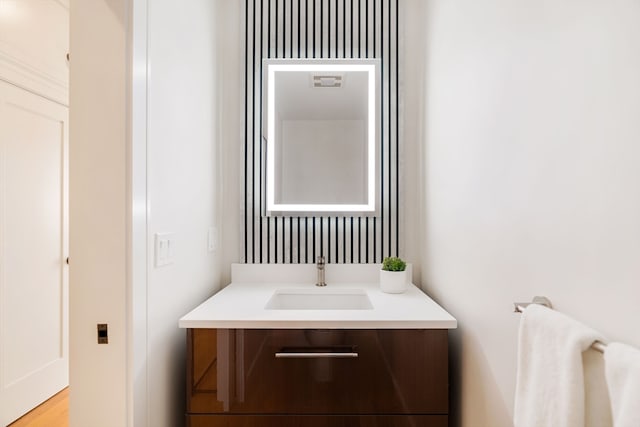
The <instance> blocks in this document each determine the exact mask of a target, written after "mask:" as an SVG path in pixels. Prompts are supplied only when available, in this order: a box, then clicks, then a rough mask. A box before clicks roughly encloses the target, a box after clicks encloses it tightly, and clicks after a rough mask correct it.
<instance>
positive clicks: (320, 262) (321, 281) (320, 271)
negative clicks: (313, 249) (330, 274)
mask: <svg viewBox="0 0 640 427" xmlns="http://www.w3.org/2000/svg"><path fill="white" fill-rule="evenodd" d="M316 267H318V281H317V282H316V286H327V284H326V283H324V257H323V256H319V257H318V260H317V263H316Z"/></svg>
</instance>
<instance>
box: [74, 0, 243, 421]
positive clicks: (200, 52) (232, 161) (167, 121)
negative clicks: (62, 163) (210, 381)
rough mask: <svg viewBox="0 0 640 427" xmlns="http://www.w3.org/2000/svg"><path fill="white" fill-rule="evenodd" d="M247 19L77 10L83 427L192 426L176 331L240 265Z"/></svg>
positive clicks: (141, 9)
mask: <svg viewBox="0 0 640 427" xmlns="http://www.w3.org/2000/svg"><path fill="white" fill-rule="evenodd" d="M239 3H240V2H227V1H222V0H216V1H214V2H211V1H208V0H201V1H190V2H188V4H182V3H180V4H178V3H175V2H171V1H168V0H136V1H134V2H128V1H124V0H122V1H118V0H92V1H82V2H72V9H71V56H72V64H71V86H72V92H71V111H72V113H71V115H72V117H71V118H72V120H73V125H72V129H71V139H72V141H71V163H72V166H71V198H72V201H71V258H72V267H71V323H72V326H71V367H70V368H71V399H70V403H71V407H70V419H71V426H72V427H85V426H91V427H101V426H105V427H113V426H125V425H135V426H136V427H139V426H140V427H142V426H144V425H148V426H153V427H162V426H167V427H175V426H179V425H182V424H183V422H184V399H185V333H184V331H183V330H181V329H179V328H178V319H179V318H180V317H181V316H182V315H184V314H185V313H187V312H188V311H189V310H191V309H192V308H193V307H195V306H197V305H198V304H199V303H200V302H202V301H203V300H204V299H205V298H206V297H207V296H209V295H211V294H212V293H214V292H215V291H216V290H217V289H218V288H219V287H220V285H221V283H225V281H226V279H221V278H222V277H228V276H229V272H228V270H229V269H230V263H231V261H238V260H239V256H240V255H239V254H240V251H239V239H238V236H239V235H240V234H239V221H240V215H239V214H238V209H239V206H240V203H239V199H238V197H239V195H238V190H239V188H240V184H239V182H240V180H241V177H242V175H241V174H240V172H239V171H241V169H239V168H238V167H237V165H239V164H240V163H239V162H240V153H241V132H240V129H241V128H242V123H241V120H240V114H239V111H241V107H240V106H239V103H238V100H237V98H238V97H237V94H238V93H241V92H240V90H241V87H242V86H241V81H242V80H241V78H240V77H238V76H241V74H240V70H239V67H240V64H241V62H240V56H239V55H240V54H241V50H240V43H241V37H240V36H241V35H240V32H239V28H241V25H240V24H241V22H240V10H239ZM235 18H237V22H236V21H234V19H235ZM236 56H238V57H237V58H236ZM229 76H231V77H232V78H231V79H230V80H226V79H228V78H229ZM233 123H235V125H233ZM229 206H233V208H230V207H229ZM210 227H216V228H217V229H218V233H219V238H218V249H217V251H216V252H209V250H208V247H207V246H208V231H209V228H210ZM157 232H173V233H174V236H175V243H176V246H175V261H174V263H173V264H170V265H167V266H163V267H155V265H154V257H153V254H154V252H153V251H154V247H153V242H154V234H155V233H157ZM222 262H224V267H223V264H222ZM105 322H106V323H108V324H109V332H110V334H109V335H110V336H109V344H108V345H98V344H96V326H95V325H96V323H105ZM128 369H129V370H128Z"/></svg>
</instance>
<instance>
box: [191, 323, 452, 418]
mask: <svg viewBox="0 0 640 427" xmlns="http://www.w3.org/2000/svg"><path fill="white" fill-rule="evenodd" d="M447 347H448V343H447V330H441V329H429V330H421V329H410V330H397V329H394V330H386V329H382V330H360V329H357V330H342V329H331V330H325V329H323V330H310V329H307V330H304V329H299V330H298V329H189V330H188V364H187V365H188V367H187V369H188V371H187V375H188V379H187V413H188V414H216V413H217V414H289V415H305V414H308V415H321V414H345V415H347V414H362V415H370V414H385V415H389V414H416V415H443V414H445V415H446V414H447V413H448V352H447ZM365 418H366V417H365ZM374 418H375V417H374ZM335 420H337V419H334V421H335ZM349 420H351V419H350V418H349ZM374 421H375V420H374ZM374 421H371V422H373V424H344V425H345V426H347V425H349V426H350V425H363V426H365V425H367V426H368V425H371V426H377V425H381V426H386V425H389V426H395V425H404V424H376V423H375V422H374ZM349 422H350V423H351V421H349ZM194 425H199V424H194ZM205 425H206V424H205ZM221 425H226V424H221ZM241 425H244V424H241ZM247 425H252V424H247ZM318 425H324V424H318ZM335 425H342V424H335ZM416 425H422V424H416ZM424 425H429V426H430V425H431V424H424Z"/></svg>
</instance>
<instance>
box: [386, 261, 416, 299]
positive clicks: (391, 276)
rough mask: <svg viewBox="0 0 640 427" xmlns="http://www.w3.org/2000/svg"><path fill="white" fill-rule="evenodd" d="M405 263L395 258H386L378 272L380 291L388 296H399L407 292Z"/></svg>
mask: <svg viewBox="0 0 640 427" xmlns="http://www.w3.org/2000/svg"><path fill="white" fill-rule="evenodd" d="M406 268H407V263H406V262H404V261H403V260H402V259H400V258H397V257H387V258H385V259H384V260H383V261H382V270H380V290H382V292H386V293H389V294H400V293H402V292H404V291H406V290H407V283H408V282H409V280H408V278H407V272H406Z"/></svg>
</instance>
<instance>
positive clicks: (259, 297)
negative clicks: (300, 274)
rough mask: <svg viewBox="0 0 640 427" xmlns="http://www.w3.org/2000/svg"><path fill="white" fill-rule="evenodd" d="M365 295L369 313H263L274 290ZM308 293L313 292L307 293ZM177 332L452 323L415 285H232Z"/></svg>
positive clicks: (447, 325)
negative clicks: (400, 288) (390, 290)
mask: <svg viewBox="0 0 640 427" xmlns="http://www.w3.org/2000/svg"><path fill="white" fill-rule="evenodd" d="M300 289H301V290H303V292H314V293H317V292H327V293H331V292H340V291H341V290H342V292H344V291H348V290H353V289H358V290H362V291H364V292H366V294H367V296H368V297H369V300H370V301H371V306H372V308H370V309H361V310H358V309H348V310H344V309H323V310H315V309H314V310H308V309H307V310H291V309H287V310H274V309H267V308H266V305H267V304H268V302H269V300H270V298H271V297H272V296H273V294H274V292H276V291H280V292H281V291H283V290H284V291H294V292H296V290H300ZM310 289H312V291H310ZM179 324H180V327H181V328H224V329H285V328H286V329H306V328H322V329H454V328H456V326H457V322H456V319H455V318H454V317H453V316H451V315H450V314H449V313H447V312H446V311H445V310H444V309H443V308H442V307H440V306H439V305H438V304H437V303H436V302H435V301H433V300H432V299H431V298H429V297H428V296H427V295H426V294H425V293H424V292H422V291H421V290H420V289H418V288H417V287H416V286H414V285H409V287H408V289H407V291H406V292H404V293H401V294H387V293H384V292H382V291H380V289H379V285H378V283H371V282H369V283H358V282H345V283H329V284H328V285H327V286H326V287H322V288H320V287H316V286H315V285H313V284H312V283H308V284H301V283H283V282H273V283H260V282H243V283H232V284H230V285H229V286H227V287H225V288H224V289H222V290H221V291H220V292H218V293H217V294H215V295H214V296H212V297H211V298H209V299H208V300H206V301H205V302H203V303H202V304H200V305H199V306H198V307H196V308H195V309H193V310H192V311H191V312H190V313H188V314H187V315H185V316H184V317H182V318H181V319H180V323H179Z"/></svg>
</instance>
